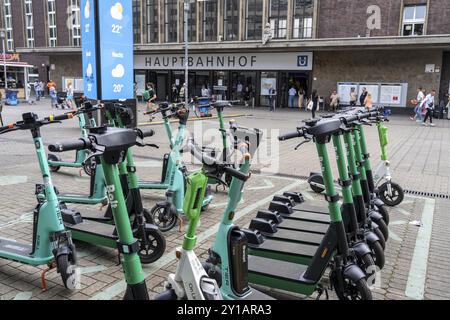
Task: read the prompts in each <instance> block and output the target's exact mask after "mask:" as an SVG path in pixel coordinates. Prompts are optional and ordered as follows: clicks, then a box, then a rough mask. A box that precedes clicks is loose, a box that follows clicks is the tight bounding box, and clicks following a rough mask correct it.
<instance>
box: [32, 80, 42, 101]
mask: <svg viewBox="0 0 450 320" xmlns="http://www.w3.org/2000/svg"><path fill="white" fill-rule="evenodd" d="M33 89H34V95H35V96H36V101H40V100H41V83H40V82H39V81H37V80H36V81H35V82H34V84H33Z"/></svg>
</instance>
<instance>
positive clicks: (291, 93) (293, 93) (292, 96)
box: [289, 86, 297, 109]
mask: <svg viewBox="0 0 450 320" xmlns="http://www.w3.org/2000/svg"><path fill="white" fill-rule="evenodd" d="M296 96H297V89H295V87H294V86H292V87H291V88H290V89H289V108H291V109H293V108H294V104H295V97H296Z"/></svg>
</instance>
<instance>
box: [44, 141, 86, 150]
mask: <svg viewBox="0 0 450 320" xmlns="http://www.w3.org/2000/svg"><path fill="white" fill-rule="evenodd" d="M91 145H92V143H91V141H90V140H88V139H84V138H80V139H78V140H73V141H65V142H57V143H53V144H51V145H49V146H48V150H49V151H50V152H66V151H77V150H84V149H88V148H89V147H90V146H91Z"/></svg>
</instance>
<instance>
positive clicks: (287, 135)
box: [278, 131, 303, 141]
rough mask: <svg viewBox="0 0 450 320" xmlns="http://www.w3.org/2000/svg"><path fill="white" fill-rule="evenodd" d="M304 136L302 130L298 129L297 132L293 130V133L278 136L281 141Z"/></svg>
mask: <svg viewBox="0 0 450 320" xmlns="http://www.w3.org/2000/svg"><path fill="white" fill-rule="evenodd" d="M302 136H303V133H302V132H300V131H296V132H291V133H287V134H284V135H281V136H279V137H278V140H279V141H286V140H290V139H295V138H300V137H302Z"/></svg>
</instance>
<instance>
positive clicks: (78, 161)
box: [47, 101, 101, 176]
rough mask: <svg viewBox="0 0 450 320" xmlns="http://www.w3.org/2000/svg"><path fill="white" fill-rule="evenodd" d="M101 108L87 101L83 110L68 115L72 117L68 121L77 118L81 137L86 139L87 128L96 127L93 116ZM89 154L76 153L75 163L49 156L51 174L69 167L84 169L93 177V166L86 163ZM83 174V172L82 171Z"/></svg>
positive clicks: (85, 152)
mask: <svg viewBox="0 0 450 320" xmlns="http://www.w3.org/2000/svg"><path fill="white" fill-rule="evenodd" d="M100 109H101V106H94V105H92V103H91V102H89V101H87V102H85V103H83V104H82V106H81V108H79V109H78V110H75V111H71V112H69V113H67V114H68V115H72V116H71V117H69V118H68V119H72V118H74V117H75V116H76V117H78V125H79V127H80V129H81V137H82V138H86V137H87V127H88V126H89V127H96V126H97V125H96V123H95V118H94V116H93V113H94V112H95V111H97V110H100ZM85 115H86V116H87V117H88V122H89V123H86V118H85ZM88 156H89V153H88V152H87V151H86V150H81V151H78V152H76V156H75V161H74V162H69V161H62V160H61V158H60V157H58V156H57V155H55V154H51V153H49V154H48V157H47V159H48V164H49V167H50V171H51V172H58V171H59V170H60V169H61V167H67V168H82V169H83V170H84V172H85V173H86V174H87V175H89V176H90V175H92V173H93V170H92V164H91V163H88V162H86V159H87V158H88ZM80 174H81V171H80Z"/></svg>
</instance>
